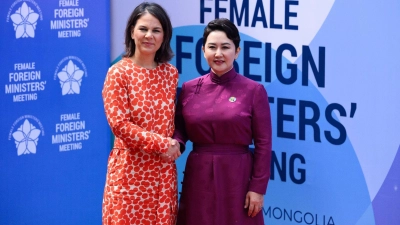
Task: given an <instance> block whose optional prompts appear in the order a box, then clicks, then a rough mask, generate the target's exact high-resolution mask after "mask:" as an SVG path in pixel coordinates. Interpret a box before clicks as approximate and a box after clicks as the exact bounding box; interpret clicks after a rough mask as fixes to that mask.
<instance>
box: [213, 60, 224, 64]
mask: <svg viewBox="0 0 400 225" xmlns="http://www.w3.org/2000/svg"><path fill="white" fill-rule="evenodd" d="M214 63H215V64H222V63H224V61H223V60H214Z"/></svg>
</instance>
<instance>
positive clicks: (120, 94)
mask: <svg viewBox="0 0 400 225" xmlns="http://www.w3.org/2000/svg"><path fill="white" fill-rule="evenodd" d="M121 67H122V66H120V67H119V66H113V67H112V68H110V70H109V72H108V74H107V77H106V80H105V83H104V87H103V91H102V96H103V102H104V109H105V113H106V117H107V120H108V123H109V125H110V127H111V130H112V132H113V133H114V135H115V136H116V137H117V138H119V139H121V140H122V141H123V142H124V145H126V146H127V147H128V148H129V149H142V150H144V151H145V152H148V153H165V152H166V151H167V150H168V147H169V140H168V138H167V137H165V136H164V135H161V134H158V133H155V132H151V131H149V130H146V129H145V128H143V127H142V126H139V125H138V124H137V123H135V122H134V119H133V118H132V116H137V117H139V116H140V113H141V111H143V109H144V107H142V106H141V104H142V105H143V104H144V103H143V99H141V97H140V96H139V95H133V94H131V93H132V89H133V91H135V90H140V87H137V86H132V85H129V83H128V82H130V80H132V77H134V76H135V75H134V73H135V71H133V70H132V69H130V70H127V69H126V68H124V67H122V68H121ZM173 72H175V73H177V71H173ZM128 75H131V76H132V77H129V78H128ZM173 77H177V75H176V74H174V76H173ZM128 90H129V91H128ZM167 91H168V90H167ZM174 96H175V95H174ZM132 104H136V105H132ZM138 106H140V107H138ZM172 114H173V110H172ZM143 121H144V119H143ZM143 124H144V122H143Z"/></svg>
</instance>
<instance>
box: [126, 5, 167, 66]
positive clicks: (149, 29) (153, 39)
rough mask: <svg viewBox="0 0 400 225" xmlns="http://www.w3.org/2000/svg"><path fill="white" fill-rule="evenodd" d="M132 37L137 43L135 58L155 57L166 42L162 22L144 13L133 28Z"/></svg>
mask: <svg viewBox="0 0 400 225" xmlns="http://www.w3.org/2000/svg"><path fill="white" fill-rule="evenodd" d="M131 37H132V39H133V40H134V41H135V47H136V48H135V54H134V57H135V58H136V57H153V58H154V57H155V55H156V52H157V50H158V49H159V48H160V46H161V44H162V42H163V40H164V31H163V29H162V26H161V23H160V21H159V20H158V19H157V18H155V17H154V16H153V15H151V14H150V13H147V12H146V13H144V14H143V15H142V16H141V17H140V18H139V19H138V20H137V22H136V25H135V27H133V28H132V31H131Z"/></svg>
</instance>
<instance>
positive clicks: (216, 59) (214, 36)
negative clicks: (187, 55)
mask: <svg viewBox="0 0 400 225" xmlns="http://www.w3.org/2000/svg"><path fill="white" fill-rule="evenodd" d="M203 52H204V57H205V58H206V60H207V63H208V65H209V66H210V67H211V70H212V71H213V72H214V73H215V74H216V75H218V76H222V75H224V74H225V73H226V72H228V71H229V70H230V69H232V67H233V61H234V60H235V59H236V58H237V57H238V55H239V52H240V48H239V47H238V48H237V49H236V48H235V44H234V43H233V41H232V40H231V39H229V38H228V37H227V36H226V34H225V32H223V31H219V30H215V31H212V32H211V33H210V34H209V35H208V37H207V40H206V42H205V44H204V46H203Z"/></svg>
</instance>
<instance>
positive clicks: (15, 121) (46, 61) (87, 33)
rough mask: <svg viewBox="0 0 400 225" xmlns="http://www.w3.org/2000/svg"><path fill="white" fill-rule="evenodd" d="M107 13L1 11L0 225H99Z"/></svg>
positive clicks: (104, 4)
mask: <svg viewBox="0 0 400 225" xmlns="http://www.w3.org/2000/svg"><path fill="white" fill-rule="evenodd" d="M109 9H110V7H109V1H93V0H92V1H91V0H80V1H78V0H74V1H66V0H59V1H45V0H36V1H34V0H26V1H21V0H16V1H12V0H4V1H1V2H0V17H1V18H2V19H1V22H0V23H1V24H0V33H1V34H2V35H1V36H0V49H1V50H0V52H1V60H0V68H1V76H0V86H1V87H2V88H1V89H2V91H1V93H0V104H1V112H0V118H1V131H0V193H1V194H0V196H1V197H0V224H2V225H3V224H4V225H8V224H10V225H11V224H12V225H16V224H43V225H44V224H101V201H102V194H103V188H104V181H105V173H106V161H107V156H108V152H109V147H110V135H109V130H108V126H107V122H106V120H105V116H104V113H103V112H104V110H103V104H102V98H101V89H102V85H103V82H104V77H105V74H106V72H107V69H108V67H109V65H110V60H109V59H110V50H109V49H110V48H109V26H110V25H109V18H110V17H109Z"/></svg>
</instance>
